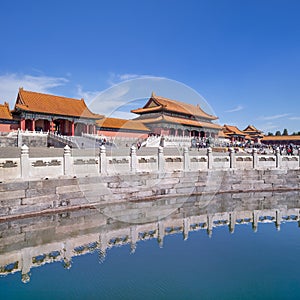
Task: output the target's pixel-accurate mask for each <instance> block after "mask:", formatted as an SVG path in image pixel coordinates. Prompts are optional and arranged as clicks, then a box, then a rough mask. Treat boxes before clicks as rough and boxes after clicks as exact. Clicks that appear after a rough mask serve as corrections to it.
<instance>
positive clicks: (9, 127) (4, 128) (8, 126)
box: [0, 123, 19, 132]
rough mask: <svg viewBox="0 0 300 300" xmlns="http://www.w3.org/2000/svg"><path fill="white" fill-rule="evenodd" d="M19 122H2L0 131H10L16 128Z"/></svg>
mask: <svg viewBox="0 0 300 300" xmlns="http://www.w3.org/2000/svg"><path fill="white" fill-rule="evenodd" d="M18 128H19V124H2V123H0V132H10V131H13V130H18Z"/></svg>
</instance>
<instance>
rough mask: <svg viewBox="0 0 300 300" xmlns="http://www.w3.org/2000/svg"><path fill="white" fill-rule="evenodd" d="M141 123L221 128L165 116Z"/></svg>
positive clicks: (206, 123)
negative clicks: (163, 122)
mask: <svg viewBox="0 0 300 300" xmlns="http://www.w3.org/2000/svg"><path fill="white" fill-rule="evenodd" d="M141 121H142V122H143V123H145V124H148V123H156V122H159V121H165V122H170V123H177V124H183V125H190V126H196V127H206V128H214V129H219V130H221V128H222V127H221V126H220V125H218V124H214V123H209V122H200V121H196V120H189V119H184V118H176V117H171V116H165V115H162V116H159V117H157V118H153V119H145V120H141Z"/></svg>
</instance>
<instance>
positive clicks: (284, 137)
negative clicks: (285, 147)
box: [261, 135, 300, 142]
mask: <svg viewBox="0 0 300 300" xmlns="http://www.w3.org/2000/svg"><path fill="white" fill-rule="evenodd" d="M261 141H262V142H263V141H300V135H268V136H264V137H263V138H262V139H261Z"/></svg>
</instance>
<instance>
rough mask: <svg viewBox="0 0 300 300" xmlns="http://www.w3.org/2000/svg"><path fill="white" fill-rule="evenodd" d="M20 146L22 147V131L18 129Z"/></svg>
mask: <svg viewBox="0 0 300 300" xmlns="http://www.w3.org/2000/svg"><path fill="white" fill-rule="evenodd" d="M17 143H18V147H19V148H20V147H22V132H21V131H20V130H19V129H18V137H17Z"/></svg>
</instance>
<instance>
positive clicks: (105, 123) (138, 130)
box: [96, 118, 150, 138]
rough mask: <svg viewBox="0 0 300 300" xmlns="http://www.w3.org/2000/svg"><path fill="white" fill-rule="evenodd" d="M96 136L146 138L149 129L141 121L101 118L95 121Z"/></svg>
mask: <svg viewBox="0 0 300 300" xmlns="http://www.w3.org/2000/svg"><path fill="white" fill-rule="evenodd" d="M96 126H97V134H98V135H104V136H107V137H115V136H122V137H131V138H146V137H147V136H148V134H149V133H150V129H149V128H148V127H146V126H145V125H144V124H143V123H142V122H141V121H135V120H125V119H119V118H102V119H99V120H97V121H96Z"/></svg>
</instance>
